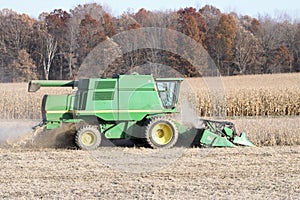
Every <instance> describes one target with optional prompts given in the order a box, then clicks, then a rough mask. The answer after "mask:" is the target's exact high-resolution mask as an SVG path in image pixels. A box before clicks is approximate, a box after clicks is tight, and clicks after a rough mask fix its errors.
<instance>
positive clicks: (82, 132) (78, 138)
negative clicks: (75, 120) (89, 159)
mask: <svg viewBox="0 0 300 200" xmlns="http://www.w3.org/2000/svg"><path fill="white" fill-rule="evenodd" d="M101 139H102V138H101V133H100V131H99V129H98V127H97V126H91V125H87V126H82V127H80V128H79V130H78V131H77V132H76V135H75V144H76V145H77V147H79V148H80V149H83V150H94V149H96V148H97V147H98V146H99V145H100V143H101Z"/></svg>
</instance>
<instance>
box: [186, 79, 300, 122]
mask: <svg viewBox="0 0 300 200" xmlns="http://www.w3.org/2000/svg"><path fill="white" fill-rule="evenodd" d="M216 81H219V82H221V84H223V88H220V87H216V88H214V86H213V85H212V86H207V82H216ZM182 96H185V97H187V98H188V101H189V102H191V103H192V104H193V107H194V109H195V110H196V111H197V114H198V115H200V116H203V117H215V116H221V117H224V116H227V117H234V116H239V117H253V116H295V115H300V74H299V73H297V74H274V75H249V76H236V77H222V78H221V79H217V78H208V79H206V80H204V79H202V78H196V79H188V87H187V89H184V90H183V91H182Z"/></svg>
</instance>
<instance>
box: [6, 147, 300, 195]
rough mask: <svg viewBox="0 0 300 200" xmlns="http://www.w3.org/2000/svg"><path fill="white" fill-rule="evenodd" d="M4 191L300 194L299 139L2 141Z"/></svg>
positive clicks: (13, 193) (7, 192)
mask: <svg viewBox="0 0 300 200" xmlns="http://www.w3.org/2000/svg"><path fill="white" fill-rule="evenodd" d="M0 159H1V170H0V199H61V198H64V199H299V198H300V146H273V147H257V148H242V147H238V148H217V149H208V148H190V149H185V148H174V149H170V150H164V151H161V150H153V149H148V148H128V147H100V148H99V149H97V150H95V151H81V150H74V149H55V148H35V149H32V148H25V149H24V148H4V147H3V148H0Z"/></svg>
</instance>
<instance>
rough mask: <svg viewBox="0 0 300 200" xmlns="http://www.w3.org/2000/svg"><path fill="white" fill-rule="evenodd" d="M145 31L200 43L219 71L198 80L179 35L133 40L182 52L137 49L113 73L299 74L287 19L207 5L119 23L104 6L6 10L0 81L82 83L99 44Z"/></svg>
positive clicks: (298, 30) (0, 31)
mask: <svg viewBox="0 0 300 200" xmlns="http://www.w3.org/2000/svg"><path fill="white" fill-rule="evenodd" d="M146 27H161V28H166V29H169V30H174V31H177V32H178V33H180V34H184V35H185V36H187V38H189V39H192V40H193V41H195V42H196V43H197V44H198V48H199V46H201V47H203V48H204V49H205V50H207V52H208V54H209V55H210V57H211V58H212V60H213V61H214V63H215V65H216V67H217V68H218V69H219V70H215V71H214V72H212V73H210V72H209V73H199V71H197V70H196V68H195V66H193V65H192V64H191V62H190V61H189V60H187V59H185V58H187V57H190V58H191V59H192V60H194V59H198V60H199V58H198V57H195V55H194V52H196V51H197V50H198V49H197V47H196V46H192V45H191V46H185V45H184V44H186V43H187V41H180V39H179V38H180V37H178V36H176V35H171V36H169V37H165V36H164V37H162V38H156V37H154V35H153V37H152V36H151V35H149V34H148V35H147V34H141V35H140V36H138V37H135V38H132V37H128V38H127V39H128V40H131V44H132V45H133V46H134V47H138V46H139V45H138V44H140V43H143V42H150V41H151V40H153V41H151V42H154V43H159V44H162V45H165V46H168V47H172V48H173V49H176V51H177V53H174V52H168V51H166V50H164V49H153V48H145V49H135V50H133V51H132V52H126V53H124V55H122V56H121V57H118V58H117V59H115V60H114V61H112V62H113V63H112V65H110V66H109V67H110V68H111V70H110V72H112V73H125V72H126V70H127V69H135V68H136V67H138V66H143V65H147V66H150V68H151V69H152V68H153V69H154V71H148V72H146V71H145V73H156V74H159V73H160V72H162V71H163V68H162V66H164V65H166V66H170V67H172V68H173V69H175V70H176V71H178V72H180V73H181V74H183V75H184V76H187V77H193V76H200V75H202V76H214V75H218V74H219V73H221V74H222V75H236V74H258V73H282V72H299V71H300V59H299V55H300V22H299V21H297V20H294V21H292V20H290V18H289V17H288V16H287V17H282V16H281V17H278V18H276V17H270V16H268V15H265V16H263V15H259V16H258V18H253V17H250V16H242V15H238V14H236V13H230V14H228V13H222V12H221V11H220V10H219V9H218V8H216V7H213V6H209V5H205V6H204V7H202V8H200V9H199V10H197V9H196V8H193V7H187V8H181V9H179V10H167V11H150V10H146V9H144V8H141V9H140V10H138V11H137V12H132V11H128V12H125V13H123V14H122V15H121V16H118V17H116V16H113V15H112V14H111V13H110V12H109V11H108V9H106V8H105V7H103V6H102V5H100V4H97V3H89V4H84V5H78V6H76V7H75V8H73V9H71V10H70V11H65V10H62V9H59V8H58V9H55V10H53V11H51V12H49V13H47V12H44V13H41V14H40V16H39V18H38V19H34V18H31V17H29V16H28V15H26V14H18V13H17V12H15V11H13V10H10V9H3V10H1V11H0V81H1V82H10V81H27V80H29V79H31V78H38V79H76V78H77V73H78V71H79V69H80V66H81V65H82V63H83V62H84V60H85V58H86V56H87V55H89V53H90V52H91V51H92V50H93V49H94V48H95V47H96V46H97V45H99V44H100V43H101V42H103V41H106V40H109V41H110V42H108V43H107V44H110V45H111V48H114V49H115V48H120V47H117V46H118V45H117V44H116V43H115V42H114V41H113V39H112V38H114V36H115V35H117V34H120V33H122V32H124V31H125V32H128V33H130V31H132V30H137V29H142V28H146ZM146 35H147V36H146ZM181 40H182V39H181ZM183 40H184V39H183ZM129 42H130V41H129ZM127 43H128V41H127ZM107 48H108V49H109V47H107ZM133 49H134V48H133ZM193 56H194V57H193ZM166 74H167V73H166Z"/></svg>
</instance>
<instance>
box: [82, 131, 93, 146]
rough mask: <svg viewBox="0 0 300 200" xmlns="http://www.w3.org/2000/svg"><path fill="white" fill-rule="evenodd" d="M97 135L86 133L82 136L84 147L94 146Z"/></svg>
mask: <svg viewBox="0 0 300 200" xmlns="http://www.w3.org/2000/svg"><path fill="white" fill-rule="evenodd" d="M95 139H96V138H95V135H94V134H93V133H92V132H85V133H83V134H82V143H83V144H84V145H87V146H88V145H92V144H94V142H95Z"/></svg>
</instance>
